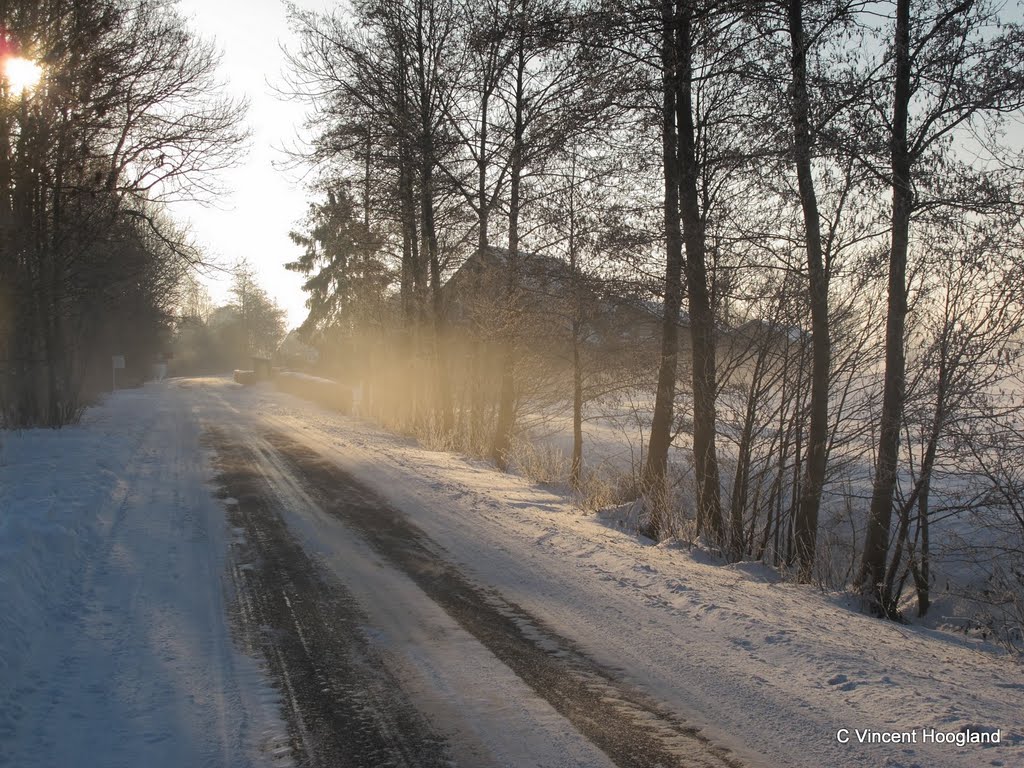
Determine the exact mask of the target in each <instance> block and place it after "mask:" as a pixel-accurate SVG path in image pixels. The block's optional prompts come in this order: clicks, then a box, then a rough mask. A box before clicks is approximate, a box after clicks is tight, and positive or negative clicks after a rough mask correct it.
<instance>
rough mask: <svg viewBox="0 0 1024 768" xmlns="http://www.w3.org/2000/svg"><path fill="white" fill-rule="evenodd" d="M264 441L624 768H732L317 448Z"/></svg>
mask: <svg viewBox="0 0 1024 768" xmlns="http://www.w3.org/2000/svg"><path fill="white" fill-rule="evenodd" d="M262 436H263V438H264V439H265V440H266V442H267V443H268V444H269V445H270V446H272V447H273V449H274V450H275V451H276V452H278V453H279V454H280V455H281V456H282V457H283V458H284V459H285V461H286V462H287V464H288V465H289V467H290V469H291V470H292V472H293V473H294V474H295V475H296V477H298V478H299V479H300V480H301V481H302V482H303V485H304V486H305V487H306V490H307V491H308V493H309V494H310V496H311V497H312V498H314V499H315V500H316V501H317V503H318V505H319V506H320V507H321V508H322V509H323V510H324V511H326V512H328V513H330V514H332V515H333V516H334V517H336V518H337V519H339V520H340V521H341V522H342V523H344V524H345V525H346V527H348V528H350V529H353V530H355V531H357V532H358V533H359V534H360V535H361V536H362V537H363V538H365V540H366V541H367V542H368V543H369V544H370V545H371V546H372V547H373V548H374V549H375V550H376V551H377V552H378V553H379V554H380V555H382V556H383V557H384V558H385V559H387V560H388V561H389V562H390V563H392V564H393V565H394V566H396V567H397V568H398V569H399V570H401V571H402V572H404V573H405V574H406V575H407V576H409V577H410V578H411V579H412V580H413V581H414V582H415V583H416V584H417V585H418V586H419V587H420V589H422V590H423V592H425V593H426V594H427V595H428V596H429V597H430V598H431V599H432V600H433V601H434V602H435V603H437V604H438V605H439V606H440V607H441V608H443V609H444V610H445V611H446V612H447V613H448V614H449V615H450V616H451V617H452V618H453V619H455V620H456V621H457V622H458V623H459V624H460V625H461V626H462V627H463V629H465V630H466V631H468V632H469V633H470V634H472V635H473V636H474V637H475V638H476V639H477V640H478V641H479V642H480V643H481V644H482V645H484V646H485V647H486V648H487V649H488V650H489V651H490V652H491V653H493V654H494V655H495V656H496V657H497V658H498V659H500V660H501V661H502V662H503V663H504V664H505V665H506V666H508V667H509V668H510V669H511V670H512V671H513V672H514V673H515V674H516V675H517V676H518V677H519V678H520V679H522V680H523V681H524V682H525V683H527V685H529V686H530V687H531V688H532V689H533V690H534V691H535V692H536V693H537V694H538V695H539V696H540V697H542V698H543V699H544V700H546V701H547V702H548V703H549V704H550V705H551V706H552V707H553V708H554V709H555V710H557V711H558V712H559V713H560V714H561V715H562V716H563V717H565V718H566V719H567V720H569V721H570V722H571V723H572V724H573V726H574V727H575V728H576V729H577V730H578V731H579V732H580V733H582V734H583V735H584V736H585V737H586V738H587V739H589V740H590V741H591V742H592V743H593V744H595V745H596V746H597V747H599V748H600V749H601V750H602V751H603V752H604V753H605V754H606V755H608V757H609V758H610V759H611V760H612V761H613V762H614V763H615V764H616V765H619V766H620V767H621V768H654V767H655V766H664V767H665V768H668V767H669V766H680V767H684V766H685V767H690V768H694V767H700V768H704V767H706V768H720V767H721V766H729V767H730V768H735V767H736V766H739V765H740V762H739V761H738V760H737V759H736V758H735V757H734V756H732V755H731V754H730V753H729V752H728V750H726V749H724V748H721V747H718V746H716V745H714V744H712V743H711V742H710V741H709V740H708V739H707V738H706V737H704V736H703V735H702V734H701V733H700V732H699V731H698V729H696V728H693V727H691V726H688V725H687V724H686V723H685V722H683V721H682V719H681V718H679V717H678V716H677V715H675V714H674V713H672V712H670V711H668V710H667V709H665V708H663V707H661V706H659V705H658V704H657V703H656V702H654V701H652V700H650V699H649V698H648V697H646V696H644V695H643V694H642V693H641V692H639V691H636V690H634V689H632V688H630V687H629V686H627V685H625V684H623V683H622V682H621V681H620V680H618V679H617V677H616V675H615V674H614V672H613V671H611V670H608V669H606V668H603V667H601V666H600V665H598V664H597V663H596V662H594V661H593V660H592V659H590V658H589V657H587V656H586V655H585V654H584V653H583V652H582V651H581V650H580V649H579V648H578V647H577V646H576V645H575V644H574V643H572V641H570V640H568V639H567V638H564V637H561V636H560V635H558V634H557V633H555V632H554V631H552V630H551V629H550V628H548V627H546V626H545V625H544V624H543V623H542V622H541V621H539V620H537V619H536V618H534V617H532V616H531V615H530V614H528V613H527V612H526V611H525V610H523V609H522V608H520V607H519V606H517V605H515V604H513V603H511V602H509V601H507V600H505V599H503V598H502V597H501V596H500V595H498V594H497V593H496V592H494V591H492V590H488V589H486V588H483V587H480V586H478V585H476V584H474V583H473V582H472V581H471V580H470V579H469V578H467V576H466V575H465V574H463V573H462V572H461V571H460V570H459V569H458V568H457V567H456V566H454V565H452V564H451V563H450V562H448V560H447V559H446V557H445V555H444V553H443V551H442V550H441V549H440V548H439V547H438V546H437V545H436V544H434V543H433V542H432V541H430V539H429V538H428V537H427V536H426V535H425V534H424V533H423V532H422V531H420V530H419V529H418V528H417V527H416V526H415V525H414V524H412V523H411V522H409V521H408V520H407V519H406V517H405V516H404V515H403V514H402V513H400V512H398V511H397V510H395V509H393V508H392V507H390V506H389V505H388V504H387V502H385V501H383V500H382V499H380V498H379V497H378V496H376V494H374V493H373V492H372V491H370V490H369V489H367V488H366V487H365V486H363V485H361V484H360V483H359V482H358V481H356V480H355V479H354V478H352V477H351V476H350V475H349V474H347V473H346V472H345V471H343V470H342V469H340V468H339V467H338V466H336V465H335V464H333V463H332V462H330V461H329V460H328V459H325V458H324V457H323V456H321V455H320V454H318V453H317V452H316V451H314V450H312V449H310V448H308V447H306V446H304V445H301V444H300V443H297V442H295V441H293V440H291V439H290V438H288V437H287V436H285V435H284V434H282V433H280V432H277V431H268V432H266V433H264V434H263V435H262Z"/></svg>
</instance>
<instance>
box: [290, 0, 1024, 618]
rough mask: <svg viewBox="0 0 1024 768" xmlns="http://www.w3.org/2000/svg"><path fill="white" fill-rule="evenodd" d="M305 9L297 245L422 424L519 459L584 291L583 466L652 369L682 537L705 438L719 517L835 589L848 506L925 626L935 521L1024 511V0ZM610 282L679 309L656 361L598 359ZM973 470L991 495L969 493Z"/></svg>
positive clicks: (662, 468)
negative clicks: (1016, 465)
mask: <svg viewBox="0 0 1024 768" xmlns="http://www.w3.org/2000/svg"><path fill="white" fill-rule="evenodd" d="M291 22H292V24H293V26H294V28H295V30H296V31H297V32H298V34H299V35H300V37H301V40H302V44H301V47H300V48H298V49H297V50H296V51H294V52H293V53H292V55H291V64H292V75H291V81H290V86H291V91H292V92H293V94H294V95H295V96H297V97H299V98H302V99H305V100H307V102H308V103H309V104H310V105H311V107H312V113H311V119H310V123H309V125H310V128H311V130H312V136H311V139H312V140H311V143H310V145H309V152H308V154H307V156H306V158H305V159H309V160H312V161H314V162H315V163H317V164H319V166H320V167H321V168H322V169H323V170H324V175H323V179H324V182H323V183H324V186H325V187H326V188H328V189H330V190H332V192H331V196H330V197H329V198H328V200H327V203H326V204H325V205H323V206H318V207H314V209H312V211H311V219H310V226H309V227H308V230H307V231H306V232H304V233H300V234H297V235H296V239H297V241H298V242H300V244H302V245H304V246H305V248H306V254H305V256H304V258H303V259H301V260H300V261H298V262H296V263H295V264H294V265H292V267H293V268H295V269H298V270H299V271H301V272H303V273H305V274H306V275H308V276H309V283H308V285H307V288H308V289H309V290H310V306H311V313H310V318H309V320H308V321H307V329H306V330H307V331H308V332H310V333H311V334H313V335H315V334H317V333H320V334H325V333H329V332H331V333H337V332H338V329H339V328H341V329H344V332H345V334H346V335H347V336H354V332H355V331H357V330H358V331H359V332H360V333H361V334H362V336H361V337H362V338H364V339H372V341H371V342H370V343H369V346H371V347H372V348H374V349H380V347H381V345H380V344H379V341H380V339H381V338H386V339H387V340H388V341H389V342H390V344H389V345H388V346H387V348H389V349H391V350H393V355H392V357H391V358H387V359H385V358H386V357H387V356H386V355H383V354H380V353H378V355H377V358H376V368H375V370H377V371H378V372H382V371H387V372H389V375H390V377H391V378H392V379H393V378H398V379H399V380H400V381H402V382H415V383H416V384H417V385H419V386H420V387H421V388H422V382H423V381H424V380H425V378H429V380H430V381H431V382H432V383H431V384H430V387H429V390H430V396H429V397H423V396H418V395H417V396H414V395H413V394H412V393H410V392H409V391H408V390H406V391H405V393H404V396H401V397H398V398H396V399H397V400H399V401H401V402H403V403H408V402H409V401H415V402H416V403H420V404H421V406H420V407H418V408H416V407H414V408H412V409H411V411H410V412H409V415H410V417H411V418H412V419H413V420H418V421H419V422H421V423H426V424H427V425H428V427H429V430H431V431H432V432H434V433H435V434H439V435H441V436H442V438H443V439H444V440H446V441H448V442H449V443H454V444H462V445H468V446H470V447H473V446H478V445H480V444H481V443H482V442H486V443H487V447H488V448H489V450H490V452H491V454H492V455H493V457H494V458H495V460H496V461H498V463H499V464H501V465H504V464H506V463H507V462H508V460H509V456H510V450H511V445H512V442H513V437H514V435H515V424H516V418H517V414H520V415H521V414H522V413H523V412H524V405H525V403H526V400H527V397H526V395H527V394H528V393H529V392H530V386H531V385H533V384H535V383H536V382H537V380H538V378H539V375H538V369H537V368H536V367H530V363H529V358H530V356H531V355H533V354H535V352H536V350H537V349H538V348H539V346H538V344H537V340H536V337H535V335H534V331H533V330H531V327H532V326H531V321H530V320H529V319H528V318H527V315H528V314H529V313H528V312H527V311H526V308H527V307H528V306H536V302H535V301H534V300H533V299H532V298H531V296H534V297H535V296H536V294H538V293H543V292H544V291H552V290H554V289H553V286H554V285H555V284H556V283H557V284H558V285H559V286H560V287H559V288H558V292H559V295H560V301H559V302H557V303H558V305H559V307H560V308H559V309H558V310H557V311H556V310H554V309H551V308H550V306H549V307H548V309H547V310H545V311H546V312H548V315H549V322H548V324H547V327H546V331H547V334H548V335H549V336H550V335H560V337H562V338H564V344H560V345H556V346H558V349H557V350H549V353H550V354H549V356H548V358H547V359H548V360H549V361H551V360H553V359H555V358H557V357H558V356H559V355H561V356H563V357H565V358H566V361H567V365H566V370H568V371H569V372H570V374H571V375H570V378H569V379H568V382H570V388H571V392H572V395H571V398H569V399H571V400H572V403H573V422H574V425H573V426H574V429H573V431H574V438H575V439H574V450H573V468H572V476H573V479H574V481H577V482H578V481H579V478H580V466H581V463H582V457H581V452H582V434H581V429H580V425H581V420H582V418H583V413H584V407H583V406H584V403H585V401H586V400H587V399H588V396H589V397H593V396H595V394H594V393H607V392H609V391H610V390H613V389H614V388H615V382H614V381H612V379H615V378H618V379H622V380H626V379H629V381H630V384H631V385H633V384H635V378H630V377H628V376H627V375H626V374H627V372H628V373H632V374H636V373H638V372H639V373H641V374H642V375H644V376H649V378H648V382H649V384H648V387H649V388H650V389H651V390H652V394H653V403H652V404H651V407H650V414H649V422H648V425H649V438H648V442H647V446H646V455H645V460H644V465H643V469H642V477H641V485H642V490H643V491H644V492H645V494H646V495H647V496H648V497H649V499H650V500H651V506H650V509H651V515H650V520H649V522H648V524H647V527H646V532H647V533H648V534H649V535H651V536H652V537H654V538H658V537H661V536H664V535H666V534H669V533H671V531H672V526H673V522H672V521H673V503H672V498H673V494H672V492H671V486H672V484H673V482H674V481H675V480H677V479H678V478H677V477H676V476H675V475H674V474H673V473H674V472H675V471H676V470H674V469H673V466H674V462H675V464H678V462H677V461H676V460H675V459H673V456H676V455H677V454H676V453H674V452H673V448H672V446H673V445H675V444H685V443H686V442H689V444H690V447H691V449H692V450H691V451H690V452H689V456H690V461H689V464H690V466H691V467H692V470H691V471H690V474H689V477H690V478H691V481H692V491H693V496H694V498H695V503H694V505H693V511H694V516H695V522H696V527H697V531H698V532H699V533H700V534H701V535H703V536H705V537H706V538H707V540H709V541H710V542H712V543H713V544H715V545H716V546H718V547H721V549H722V550H723V551H725V552H727V553H728V554H729V555H730V556H731V557H733V558H737V559H738V558H742V557H747V556H758V557H763V556H767V554H766V553H768V552H771V553H772V556H773V557H776V558H779V559H781V560H783V561H785V562H787V563H791V564H792V565H794V567H795V569H796V572H797V573H798V574H799V576H800V577H801V578H802V579H804V580H809V579H811V578H813V576H814V575H815V572H816V571H815V569H816V568H821V567H822V564H823V559H824V557H825V555H826V554H827V553H823V552H822V551H821V544H822V542H823V541H825V540H827V537H826V538H823V535H822V533H821V531H819V525H820V521H821V520H822V519H823V518H825V517H827V518H829V519H831V518H832V517H833V516H834V515H835V514H838V513H839V512H842V510H843V508H844V506H843V504H841V503H840V502H845V509H846V510H847V511H848V514H847V515H846V518H845V519H846V520H847V521H848V522H850V523H851V525H850V529H851V530H852V532H853V535H852V536H848V537H847V541H848V543H851V544H853V545H854V546H855V547H856V549H857V552H858V553H859V563H858V565H857V567H856V568H855V569H852V571H851V573H850V576H851V578H852V581H853V582H854V583H855V584H856V585H857V586H858V587H859V588H860V589H861V590H862V592H863V593H864V594H865V596H866V597H867V598H868V599H869V601H870V602H871V604H872V605H873V606H874V607H875V608H876V609H877V610H880V611H882V612H884V613H886V614H889V615H895V614H896V612H897V610H898V603H899V598H900V595H901V594H902V590H903V587H904V585H905V582H906V581H907V580H908V579H911V580H912V581H913V582H914V583H915V585H916V586H917V590H918V594H919V606H920V610H922V611H925V610H927V607H928V590H929V586H930V584H931V581H932V580H933V577H932V576H931V575H930V574H929V559H928V558H929V521H930V520H932V519H934V518H935V516H936V514H940V515H941V514H945V513H947V512H950V510H959V511H960V512H963V513H967V512H970V511H972V510H973V511H978V510H980V509H982V508H985V509H988V510H992V509H994V508H996V507H998V508H999V509H1003V510H1004V511H1005V510H1006V509H1008V507H1006V504H1007V503H1008V502H1000V501H999V498H1000V497H999V493H1002V494H1003V497H1005V496H1006V493H1005V490H1006V488H1007V487H1010V486H1012V482H1010V480H1009V479H1007V478H1006V477H1003V476H1002V475H1000V479H999V481H998V482H996V480H995V479H994V475H993V474H992V472H991V471H990V470H991V468H992V467H993V466H994V464H993V461H994V456H993V450H994V449H995V446H996V445H999V446H1000V450H1010V449H1012V450H1018V451H1021V452H1022V455H1024V444H1021V443H1020V441H1019V440H1018V439H1017V436H1019V435H1020V434H1021V428H1020V420H1019V413H1018V410H1017V404H1016V403H1015V402H1014V401H1013V398H1014V396H1015V395H1014V391H1015V390H1014V387H1015V382H1016V377H1019V373H1020V370H1021V368H1020V363H1021V359H1020V355H1021V328H1020V318H1021V313H1022V299H1024V296H1022V295H1021V285H1022V283H1021V281H1020V280H1019V277H1020V267H1021V258H1020V250H1019V246H1020V237H1021V220H1020V214H1021V205H1022V199H1021V190H1022V189H1024V186H1022V184H1021V182H1022V181H1024V179H1022V177H1021V176H1022V172H1024V164H1022V162H1021V155H1020V151H1021V146H1020V139H1019V136H1015V134H1013V132H1012V130H1011V131H1010V132H1009V133H1007V129H1012V128H1013V127H1014V126H1015V125H1016V124H1015V123H1014V121H1015V120H1019V117H1020V110H1021V107H1022V106H1024V67H1022V66H1021V62H1022V61H1024V31H1022V29H1021V27H1020V26H1019V25H1017V24H1016V23H1013V22H1012V21H1011V19H1010V18H1008V16H1007V14H1006V12H1005V11H1004V9H1003V8H1002V6H1001V4H998V3H990V2H986V1H985V0H974V1H971V0H967V1H963V2H956V1H955V0H930V1H928V2H925V1H924V0H917V1H916V2H911V0H893V1H892V2H853V1H851V0H820V1H816V2H811V1H810V0H785V1H782V0H780V1H779V2H768V3H766V2H757V3H753V2H735V1H734V0H662V1H661V2H654V3H652V2H631V1H628V0H602V1H600V2H597V1H595V2H587V1H586V0H572V1H570V0H485V1H484V2H482V3H481V2H476V3H464V2H460V1H459V0H360V1H359V2H355V3H353V4H352V5H351V6H350V7H345V8H344V9H339V10H338V11H336V12H334V13H327V14H318V13H313V12H305V11H300V10H298V9H295V8H293V9H292V10H291ZM1015 142H1016V143H1015ZM495 244H500V245H501V246H502V247H503V250H502V252H501V253H502V254H504V255H503V256H502V257H501V261H502V264H501V267H500V271H501V274H502V278H501V280H500V285H495V284H494V282H493V281H490V282H487V281H484V282H478V283H477V284H476V285H475V288H476V289H477V290H475V291H474V290H472V288H471V289H470V290H469V291H468V293H469V294H470V295H473V294H475V297H476V299H477V300H476V301H475V302H472V301H466V300H460V302H459V310H458V313H457V314H458V315H459V317H458V320H457V321H456V320H455V317H454V316H455V314H456V313H455V312H454V311H453V306H454V299H453V297H452V295H451V291H449V292H448V294H447V295H446V292H445V280H446V277H447V276H448V275H449V274H451V273H452V272H453V271H455V270H456V269H457V268H458V267H460V266H461V265H462V262H463V260H465V259H466V256H467V254H472V253H476V254H483V253H486V252H488V250H489V249H491V250H493V249H492V246H494V245H495ZM537 253H542V254H546V256H547V257H548V258H555V259H557V260H559V261H560V262H561V263H562V264H563V265H564V266H565V269H564V270H563V271H562V272H560V273H559V277H558V279H557V280H555V279H553V278H552V279H548V280H540V281H538V280H536V279H535V274H534V270H535V267H534V266H531V261H533V262H536V259H535V258H534V257H533V256H532V255H531V254H537ZM392 280H393V281H394V282H395V283H397V289H398V290H397V294H398V297H399V298H398V300H397V301H395V302H392V301H390V300H389V298H388V297H389V290H388V289H389V282H390V281H392ZM484 294H485V295H484ZM612 296H614V297H617V300H621V298H622V297H624V296H633V297H635V298H636V299H637V305H638V306H647V305H648V304H645V302H648V303H649V302H651V301H653V302H655V305H656V309H655V310H654V311H653V316H654V317H655V318H656V319H657V322H658V323H660V333H659V345H660V346H659V351H658V354H657V356H656V361H655V365H654V370H649V371H639V369H640V368H642V367H643V363H642V362H641V360H640V359H639V358H633V359H631V361H630V362H629V364H627V365H621V366H614V365H611V366H610V365H608V363H607V359H606V360H605V361H604V362H597V361H595V360H588V356H590V357H593V355H594V350H595V349H597V347H598V346H600V345H598V344H597V343H595V338H598V337H599V338H600V339H601V340H602V341H607V339H608V338H609V336H610V335H614V334H615V332H616V331H615V329H614V328H611V329H609V328H604V329H600V328H599V326H600V322H599V319H598V318H597V316H605V317H607V316H609V312H608V310H607V307H608V306H610V303H609V302H610V301H611V299H610V297H612ZM396 308H399V311H395V310H396ZM741 328H742V329H744V330H743V331H742V332H741V331H740V329H741ZM618 330H619V331H620V332H621V331H622V329H621V328H620V329H618ZM456 336H458V338H459V339H460V341H459V343H456V342H455V341H454V339H455V337H456ZM352 343H356V342H352ZM495 350H497V352H495ZM563 353H564V354H563ZM363 357H364V358H365V357H366V356H363ZM620 359H622V358H620ZM413 368H414V369H415V375H410V370H411V369H413ZM428 373H429V376H428ZM379 378H381V379H382V381H383V380H385V377H384V376H383V375H381V376H380V377H379ZM556 378H557V377H556ZM559 381H561V382H563V386H564V382H565V380H564V379H559ZM459 382H465V383H467V384H466V385H465V386H461V387H460V386H459ZM1017 396H1019V394H1018V395H1017ZM485 436H486V437H485ZM1011 437H1012V438H1013V439H1011ZM953 466H956V467H957V468H958V470H959V472H960V473H961V475H962V477H965V478H966V477H970V478H972V480H971V482H966V481H965V482H964V483H963V484H962V486H961V487H959V488H957V489H956V490H955V491H954V490H953V484H949V483H947V484H945V485H943V486H942V490H941V491H940V490H938V489H939V485H940V484H939V483H937V479H938V478H939V477H940V475H941V473H943V472H947V471H951V468H952V467H953ZM723 468H724V469H723ZM986 477H987V478H988V480H986V479H985V478H986ZM975 480H977V483H975V482H974V481H975ZM967 486H970V487H971V488H972V490H971V491H970V492H968V491H966V490H965V488H966V487H967ZM997 488H999V489H1002V490H1001V491H999V492H997V491H996V490H995V489H997ZM864 489H869V490H868V491H867V492H865V490H864ZM986 489H987V490H986ZM936 494H939V495H940V496H942V498H943V511H942V512H940V513H937V512H936V511H935V510H934V509H933V508H932V506H930V504H931V503H932V502H934V500H935V498H936ZM972 494H973V495H972ZM1011 495H1012V494H1011ZM968 497H970V499H971V500H970V501H966V500H965V499H968ZM823 499H830V505H829V507H828V508H827V509H825V510H823V506H822V504H823ZM982 499H983V500H984V501H983V502H982V501H981V500H982ZM832 502H835V503H832ZM826 513H827V514H826ZM950 514H952V512H950ZM894 515H895V521H896V524H895V526H894V525H893V519H894ZM1021 528H1022V530H1021V531H1020V532H1019V533H1022V534H1024V526H1021ZM834 529H835V526H831V527H830V529H829V532H828V534H829V535H831V534H832V533H833V532H834ZM1018 586H1019V585H1018Z"/></svg>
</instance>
